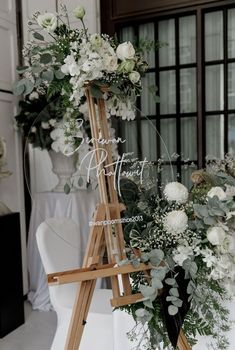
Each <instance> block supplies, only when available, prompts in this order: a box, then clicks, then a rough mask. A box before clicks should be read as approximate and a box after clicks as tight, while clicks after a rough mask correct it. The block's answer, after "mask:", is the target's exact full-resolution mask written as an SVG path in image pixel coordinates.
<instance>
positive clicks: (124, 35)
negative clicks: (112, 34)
mask: <svg viewBox="0 0 235 350" xmlns="http://www.w3.org/2000/svg"><path fill="white" fill-rule="evenodd" d="M134 39H135V32H134V28H133V27H125V28H122V29H121V35H120V40H121V41H132V42H133V41H134Z"/></svg>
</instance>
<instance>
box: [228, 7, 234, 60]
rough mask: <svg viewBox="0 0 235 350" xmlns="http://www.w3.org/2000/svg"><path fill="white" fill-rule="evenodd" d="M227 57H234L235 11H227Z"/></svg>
mask: <svg viewBox="0 0 235 350" xmlns="http://www.w3.org/2000/svg"><path fill="white" fill-rule="evenodd" d="M228 57H229V58H231V57H235V9H230V10H228Z"/></svg>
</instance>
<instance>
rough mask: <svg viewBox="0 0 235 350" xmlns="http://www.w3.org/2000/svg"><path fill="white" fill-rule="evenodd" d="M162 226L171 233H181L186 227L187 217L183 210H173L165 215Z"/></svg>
mask: <svg viewBox="0 0 235 350" xmlns="http://www.w3.org/2000/svg"><path fill="white" fill-rule="evenodd" d="M163 227H164V229H165V230H166V232H168V233H171V234H173V235H174V234H180V233H183V232H184V231H185V230H186V229H187V228H188V217H187V215H186V214H185V212H184V211H183V210H173V211H171V212H170V213H168V214H167V215H166V216H165V218H164V220H163Z"/></svg>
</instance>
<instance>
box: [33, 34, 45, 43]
mask: <svg viewBox="0 0 235 350" xmlns="http://www.w3.org/2000/svg"><path fill="white" fill-rule="evenodd" d="M33 37H34V38H35V39H37V40H41V41H44V36H42V35H41V34H40V33H38V32H34V33H33Z"/></svg>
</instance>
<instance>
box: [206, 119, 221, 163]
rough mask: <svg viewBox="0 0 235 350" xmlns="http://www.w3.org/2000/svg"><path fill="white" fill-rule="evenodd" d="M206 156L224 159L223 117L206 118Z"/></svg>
mask: <svg viewBox="0 0 235 350" xmlns="http://www.w3.org/2000/svg"><path fill="white" fill-rule="evenodd" d="M206 155H207V156H212V157H217V158H224V116H223V115H213V116H207V117H206Z"/></svg>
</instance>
